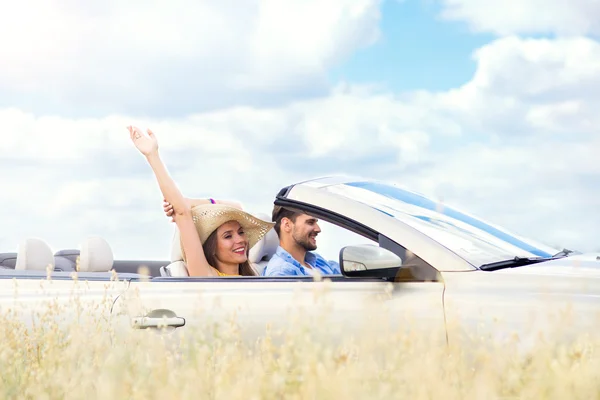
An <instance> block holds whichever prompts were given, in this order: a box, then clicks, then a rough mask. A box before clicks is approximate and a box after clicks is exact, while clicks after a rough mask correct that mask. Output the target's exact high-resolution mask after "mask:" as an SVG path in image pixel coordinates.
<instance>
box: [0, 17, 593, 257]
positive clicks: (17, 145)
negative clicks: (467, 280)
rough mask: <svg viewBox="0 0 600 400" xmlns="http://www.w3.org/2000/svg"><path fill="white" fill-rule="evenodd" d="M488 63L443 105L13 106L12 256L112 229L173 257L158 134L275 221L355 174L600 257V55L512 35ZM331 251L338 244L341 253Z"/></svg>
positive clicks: (8, 119)
mask: <svg viewBox="0 0 600 400" xmlns="http://www.w3.org/2000/svg"><path fill="white" fill-rule="evenodd" d="M115 7H116V6H115ZM356 14H357V15H359V14H360V10H359V11H357V13H356ZM182 46H183V45H182ZM477 62H478V69H477V72H476V74H475V75H474V77H473V79H472V80H471V81H470V82H468V83H467V84H466V85H464V86H462V87H460V88H456V89H455V90H451V91H448V92H443V93H428V92H418V93H405V94H402V95H394V94H390V93H387V92H381V91H379V92H378V91H374V90H372V89H369V88H365V87H354V86H352V85H340V86H338V87H336V88H334V89H332V90H331V91H330V93H329V94H328V96H325V97H321V98H317V99H300V100H297V101H295V102H291V103H287V104H282V105H279V106H263V107H258V106H243V107H241V106H240V107H225V108H220V109H216V110H212V111H204V112H199V113H196V114H192V115H189V116H184V117H181V116H180V117H160V116H158V117H153V118H133V117H129V116H127V115H112V116H105V117H98V118H94V119H93V118H88V119H86V118H66V117H44V116H36V115H34V114H32V113H29V112H23V111H20V110H18V109H16V108H14V109H4V110H0V120H2V121H3V129H2V130H1V131H0V143H2V146H1V147H0V162H1V163H2V165H0V167H1V168H2V171H10V173H9V174H3V191H2V195H1V196H0V210H1V211H0V221H2V226H1V227H0V229H1V231H0V246H1V250H5V249H8V250H10V249H12V248H14V247H16V245H17V243H18V240H19V239H21V238H23V237H26V236H31V235H38V236H41V237H44V238H46V239H47V240H48V241H49V242H50V243H51V244H52V246H53V247H54V248H55V249H59V248H68V247H74V246H76V245H77V243H79V241H80V240H81V239H83V238H84V237H85V236H86V235H88V234H92V233H96V234H101V235H103V236H105V237H106V238H107V239H108V240H109V242H110V243H111V245H112V246H113V248H114V250H115V253H116V256H117V257H125V258H128V257H137V258H145V257H152V258H165V257H167V256H168V253H169V249H168V246H169V243H170V235H171V232H172V228H171V226H170V225H169V223H168V222H167V219H166V218H165V217H164V216H163V215H162V209H161V195H160V192H159V190H158V188H157V185H156V183H155V182H154V178H153V176H152V174H151V171H150V169H149V167H148V166H147V165H145V162H144V160H143V158H142V157H141V156H140V155H139V154H137V152H136V150H135V149H134V148H133V147H132V145H131V143H130V142H129V138H128V136H127V132H126V130H125V126H126V125H127V124H129V123H137V124H140V125H142V126H150V127H152V128H153V130H154V131H155V132H156V134H157V135H158V137H159V140H160V144H161V149H162V152H163V156H164V159H165V161H166V163H167V166H168V167H169V169H170V171H171V173H172V175H173V176H174V178H175V180H176V181H177V183H178V184H179V186H180V187H181V189H182V190H183V192H184V193H185V194H186V195H189V196H197V197H208V196H211V197H217V198H235V199H238V200H241V201H242V202H244V203H245V204H246V206H247V207H248V208H249V209H250V210H253V211H261V212H265V213H267V214H269V213H270V209H271V207H272V200H273V197H274V195H275V194H276V193H277V191H278V190H279V189H280V188H281V187H283V186H284V185H287V184H290V183H293V182H295V181H299V180H302V179H305V178H309V177H312V176H316V175H325V174H330V173H340V172H345V173H350V174H359V175H365V176H372V177H374V178H381V179H390V180H394V181H397V182H399V183H402V184H406V185H408V186H410V187H413V188H416V189H417V190H421V191H424V192H426V193H433V194H434V195H440V196H442V197H443V198H444V199H445V200H446V201H448V202H450V203H455V204H457V205H458V206H461V208H465V209H467V210H472V211H473V212H474V213H475V214H478V215H480V216H482V217H484V218H485V219H488V220H490V221H492V222H497V223H499V224H500V225H504V226H507V227H509V228H511V229H513V230H516V231H517V232H519V233H522V234H524V235H526V236H529V235H531V236H534V237H536V238H538V239H541V240H544V241H546V242H549V243H551V244H559V245H563V246H568V247H575V248H579V249H581V250H597V249H598V248H599V247H600V246H599V245H598V244H597V243H596V239H595V238H596V237H597V226H599V224H600V217H599V216H597V215H594V214H593V212H594V210H596V209H597V208H598V206H599V204H598V200H597V199H599V198H600V190H599V189H598V185H597V182H598V180H599V179H598V178H600V163H598V162H597V157H596V155H595V152H594V149H597V148H598V147H600V146H599V145H600V143H599V142H598V139H597V135H595V133H596V131H595V130H594V128H595V127H597V126H600V121H599V117H598V113H597V107H595V105H597V104H598V103H600V95H598V93H600V91H597V90H589V88H590V87H592V88H594V87H598V86H599V85H600V74H594V73H593V72H594V71H596V70H597V68H598V65H599V63H600V52H599V51H598V43H597V42H594V41H591V40H588V39H570V40H559V41H545V40H523V39H518V38H514V37H511V38H505V39H501V40H497V41H495V42H493V43H490V44H489V45H488V46H485V47H483V48H482V49H481V50H480V51H478V53H477ZM207 80H208V78H207ZM326 240H327V234H326V232H324V234H323V235H322V239H321V248H323V249H324V250H325V251H327V245H326V244H325V243H326ZM329 250H331V249H329ZM330 253H331V254H333V253H335V252H333V251H331V252H330Z"/></svg>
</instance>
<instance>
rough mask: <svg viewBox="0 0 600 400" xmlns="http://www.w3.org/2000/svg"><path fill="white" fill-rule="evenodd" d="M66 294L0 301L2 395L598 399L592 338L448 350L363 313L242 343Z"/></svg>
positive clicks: (598, 370)
mask: <svg viewBox="0 0 600 400" xmlns="http://www.w3.org/2000/svg"><path fill="white" fill-rule="evenodd" d="M76 297H77V296H76V295H74V298H71V299H69V301H68V302H65V303H60V302H57V301H55V302H51V303H49V304H48V305H47V307H46V308H45V309H44V310H36V313H37V319H36V323H35V325H31V324H29V325H28V324H27V323H26V322H25V321H24V320H23V319H22V318H21V317H20V316H19V315H18V314H16V311H15V308H14V307H12V310H9V309H8V308H7V307H6V306H3V307H2V310H1V311H2V312H1V315H0V318H1V321H0V322H2V323H1V324H0V337H2V341H1V342H0V371H2V372H1V373H0V398H3V399H12V398H19V399H86V400H92V399H97V398H98V399H121V398H124V399H125V398H126V399H159V398H161V399H164V398H169V399H170V398H173V399H175V398H176V399H188V398H189V399H223V400H229V399H249V400H250V399H342V398H344V399H390V398H408V399H513V398H514V399H516V398H523V399H561V400H562V399H595V398H599V397H600V379H599V376H598V375H600V363H599V358H598V357H597V356H596V354H597V346H596V344H597V343H596V342H595V341H592V340H591V339H586V340H581V339H580V340H579V341H574V342H572V343H569V344H567V345H558V344H553V343H542V342H540V343H539V344H538V346H537V348H535V349H532V351H531V352H530V353H523V352H517V351H516V350H514V349H511V348H510V347H507V346H506V345H505V344H503V345H502V346H497V347H494V346H493V344H490V343H476V342H475V341H474V342H473V343H471V344H470V345H469V346H468V347H460V348H452V347H448V346H444V345H439V344H436V342H435V341H434V340H433V339H431V337H429V336H428V335H425V334H423V332H410V331H406V330H402V331H398V330H392V329H388V328H387V327H386V326H383V325H381V326H378V325H376V322H374V321H372V322H371V323H370V324H369V326H368V327H365V329H364V330H363V331H362V332H361V331H357V332H355V334H353V335H342V336H338V339H337V340H334V341H331V340H319V334H318V333H319V332H323V331H325V330H328V329H330V327H327V326H325V325H319V324H317V323H315V322H314V320H307V321H312V322H309V323H305V324H303V323H302V318H291V319H290V321H295V322H290V324H289V325H288V326H287V329H285V330H284V331H282V332H279V333H277V332H271V331H269V329H267V328H265V331H264V333H263V335H262V337H261V339H260V340H258V341H253V342H248V341H243V340H241V337H240V335H241V332H242V331H243V330H242V329H241V328H243V327H240V326H238V325H236V324H235V323H234V322H231V323H228V324H224V325H222V326H221V327H220V329H219V331H218V333H217V334H216V335H214V336H212V337H211V335H209V334H208V333H209V332H213V333H214V327H209V326H202V325H198V326H195V327H192V326H189V327H187V326H186V327H185V329H186V331H185V334H184V335H180V334H179V333H178V332H181V331H180V330H178V331H176V333H157V332H153V331H138V330H131V329H129V328H127V327H125V328H126V329H125V328H124V327H123V326H121V325H119V323H117V322H118V321H111V319H110V318H109V315H110V303H111V302H110V301H104V302H101V304H100V305H98V304H96V305H94V306H92V305H90V304H85V303H77V298H76ZM20 315H21V316H22V315H23V314H20ZM66 315H70V316H75V318H74V319H69V318H66V319H65V318H63V317H64V316H66ZM113 322H115V323H113ZM121 322H122V321H121ZM61 324H62V325H61ZM207 325H208V324H207ZM373 332H378V333H377V335H374V334H373ZM215 336H216V337H215Z"/></svg>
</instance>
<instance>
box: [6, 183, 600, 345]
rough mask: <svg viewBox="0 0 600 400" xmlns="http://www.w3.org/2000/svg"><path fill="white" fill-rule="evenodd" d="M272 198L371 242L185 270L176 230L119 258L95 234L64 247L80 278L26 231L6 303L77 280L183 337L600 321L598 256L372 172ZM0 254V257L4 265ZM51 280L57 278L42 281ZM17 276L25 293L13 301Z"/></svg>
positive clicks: (268, 250) (118, 310)
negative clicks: (277, 269)
mask: <svg viewBox="0 0 600 400" xmlns="http://www.w3.org/2000/svg"><path fill="white" fill-rule="evenodd" d="M275 204H277V205H281V206H285V207H288V208H291V209H295V210H299V211H303V212H306V213H308V214H311V215H313V216H315V217H318V218H319V219H320V220H322V221H327V222H330V223H332V224H335V225H337V226H339V227H341V228H343V229H347V230H349V231H352V232H354V233H356V234H358V235H360V236H362V237H364V243H362V244H354V245H350V246H345V247H343V248H341V249H340V252H339V263H340V266H341V269H342V275H337V276H323V277H298V276H286V277H266V276H256V277H214V278H193V277H188V276H187V274H186V272H185V271H186V270H185V265H183V262H182V261H181V254H180V253H179V252H178V249H179V246H178V245H177V236H175V237H174V245H173V253H172V257H171V260H170V261H169V262H166V261H165V262H143V261H131V260H130V261H123V260H117V261H115V260H113V257H112V253H111V251H110V247H109V245H108V243H107V242H105V241H104V240H103V239H100V238H90V239H89V240H88V241H86V242H85V243H84V244H83V245H82V248H81V249H80V251H79V252H76V251H71V252H70V253H69V252H66V253H69V254H70V257H71V258H72V260H73V259H74V257H77V256H79V257H80V258H79V267H78V270H79V272H77V273H75V275H76V276H77V281H75V280H74V279H73V275H74V272H72V269H73V267H72V266H70V267H69V266H67V267H65V266H64V265H63V267H61V268H60V270H54V269H55V268H57V264H58V262H57V261H56V260H58V258H60V257H62V258H61V262H62V264H65V262H64V260H63V258H64V257H66V256H68V254H67V255H66V254H65V252H62V253H57V254H53V253H52V251H51V250H50V249H49V248H48V247H47V245H45V243H44V242H43V241H41V240H37V239H29V240H27V241H25V242H24V245H23V246H22V247H21V249H20V252H19V253H18V254H17V256H16V257H15V262H16V265H15V266H14V267H13V268H11V267H10V266H9V267H7V268H5V269H0V285H2V286H1V287H2V290H1V297H0V299H1V301H2V302H1V303H0V306H3V307H4V306H6V305H7V304H9V303H10V304H15V302H17V303H19V304H25V303H27V304H29V305H30V307H31V308H24V309H27V310H30V309H34V308H35V307H38V306H39V304H38V303H37V302H44V301H48V300H49V299H56V298H59V300H60V301H62V302H63V303H64V304H68V302H70V301H72V300H70V298H69V296H67V295H66V293H72V292H73V288H74V287H75V286H76V287H77V288H78V289H77V290H76V291H77V293H79V294H80V295H81V298H82V299H83V301H84V302H91V303H93V302H97V301H104V302H105V303H108V304H109V311H108V312H109V313H110V314H111V315H112V316H113V317H114V318H115V319H116V320H118V321H120V322H122V323H123V326H126V327H127V328H126V329H139V328H142V329H143V328H150V329H153V328H156V327H158V326H168V327H170V328H171V330H175V332H182V331H185V330H186V329H190V327H193V326H206V324H207V323H209V322H227V321H228V319H229V318H230V317H231V316H232V315H234V314H235V317H236V318H237V320H238V322H240V324H241V326H243V329H244V332H245V334H246V335H247V337H248V338H251V339H252V338H256V337H257V335H261V334H262V333H261V332H264V330H265V326H266V325H267V324H269V325H271V326H275V327H276V326H283V325H284V324H285V323H286V321H288V320H289V318H290V315H291V314H290V312H291V311H294V310H296V311H297V310H303V312H304V313H305V314H304V315H305V317H306V318H307V320H309V319H311V318H313V317H315V316H319V317H320V318H322V317H323V316H322V315H321V314H324V313H325V311H327V313H328V316H327V318H329V321H333V322H334V324H333V325H331V326H335V327H337V328H338V330H337V331H335V332H337V333H335V334H340V332H342V333H343V332H348V330H349V329H355V328H356V329H359V328H360V326H362V324H364V323H365V322H366V321H368V320H369V318H372V316H373V314H372V311H373V310H376V309H379V310H382V309H385V312H386V316H387V317H386V318H387V321H388V322H392V324H393V325H395V326H400V327H402V326H403V324H406V323H407V321H409V320H410V321H411V325H410V328H411V329H413V328H414V329H419V330H421V332H423V334H427V335H431V337H432V340H436V339H439V340H440V341H443V342H449V343H451V342H453V341H459V340H461V339H464V338H465V337H466V336H477V337H479V336H481V335H491V336H493V337H494V338H508V337H510V335H511V334H512V333H514V332H516V333H518V334H520V335H522V337H523V338H525V337H527V338H529V339H531V340H535V337H536V336H535V335H536V334H537V333H539V332H540V331H545V332H549V329H552V326H551V325H552V324H553V323H554V322H556V321H554V320H553V318H558V317H560V316H562V317H564V313H565V312H567V313H571V317H572V318H571V320H570V321H571V322H570V324H569V326H568V327H569V329H568V332H567V335H571V336H572V335H578V334H583V333H591V334H594V333H595V332H596V331H597V330H598V329H597V328H596V327H597V326H598V325H597V324H596V315H597V314H598V312H599V311H600V261H599V260H600V255H597V254H579V253H576V252H569V251H562V250H560V249H554V248H552V247H550V246H546V245H543V244H541V243H538V242H536V241H533V240H530V239H527V238H523V237H521V236H517V235H514V234H512V233H509V232H507V231H506V230H505V229H502V228H500V227H498V226H496V225H492V224H489V223H487V222H484V221H482V220H481V219H478V218H476V217H474V216H471V215H469V214H467V213H464V212H461V211H459V210H457V209H455V208H452V207H450V206H447V205H442V204H439V203H437V202H435V201H433V200H431V199H428V198H426V197H425V196H422V195H420V194H417V193H414V192H411V191H408V190H405V189H402V188H400V187H399V186H397V185H393V184H388V183H383V182H376V181H371V180H362V179H352V178H348V177H326V178H319V179H313V180H309V181H305V182H300V183H297V184H294V185H290V186H288V187H285V188H283V189H282V190H281V191H280V192H279V193H278V195H277V196H276V199H275ZM277 245H278V240H277V236H276V234H275V232H274V231H270V232H269V234H268V235H267V236H265V238H264V239H263V240H262V241H261V242H259V243H258V244H257V245H256V246H255V247H254V248H253V249H251V253H250V256H251V261H252V262H253V264H254V265H255V267H256V268H257V269H259V270H260V271H262V270H263V269H264V267H265V265H266V263H267V262H268V260H269V258H270V257H271V256H272V255H273V254H274V252H275V250H276V248H277ZM6 257H7V256H6V255H5V256H4V259H5V260H6V259H7V258H6ZM2 260H3V258H2V256H1V255H0V265H1V264H2V262H3V261H2ZM72 260H71V261H72ZM142 264H144V265H148V266H149V267H150V268H149V269H148V270H147V272H148V273H147V275H144V274H139V273H132V268H134V267H135V268H137V266H139V265H142ZM48 265H50V268H47V267H48ZM111 270H115V271H116V275H117V276H118V281H115V274H114V273H111V272H109V271H111ZM159 271H160V272H159ZM47 275H51V277H52V281H51V282H52V284H51V285H50V284H45V285H44V288H43V289H40V288H39V286H40V281H45V280H46V278H47ZM13 278H15V279H14V280H13ZM111 280H112V281H113V283H112V284H111V285H110V287H109V288H108V289H107V287H108V286H109V285H107V283H108V282H109V281H111ZM13 281H14V282H17V284H18V285H19V290H20V292H19V293H25V294H26V296H25V297H18V296H17V297H15V294H14V291H15V290H14V283H13ZM82 281H86V283H85V285H84V284H82ZM74 285H75V286H74ZM77 285H78V286H77ZM15 299H16V300H15ZM22 315H23V317H24V318H25V319H27V318H29V316H28V315H26V314H22ZM455 324H457V325H455ZM455 327H457V329H455ZM329 332H330V333H332V332H334V331H329ZM528 332H529V333H528ZM563 333H564V332H563ZM465 335H466V336H465ZM527 335H529V336H527Z"/></svg>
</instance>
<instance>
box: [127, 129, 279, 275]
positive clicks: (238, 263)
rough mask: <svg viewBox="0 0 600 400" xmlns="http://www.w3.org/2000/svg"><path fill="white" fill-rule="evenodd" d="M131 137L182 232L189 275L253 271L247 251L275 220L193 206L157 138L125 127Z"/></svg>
mask: <svg viewBox="0 0 600 400" xmlns="http://www.w3.org/2000/svg"><path fill="white" fill-rule="evenodd" d="M128 130H129V134H130V136H131V140H132V141H133V143H134V145H135V146H136V148H137V149H138V150H139V151H140V152H141V153H142V154H143V155H144V156H145V157H146V159H147V161H148V163H149V164H150V166H151V167H152V170H153V171H154V174H155V176H156V179H157V181H158V184H159V187H160V190H161V191H162V194H163V196H164V198H165V201H167V202H168V203H170V204H171V205H172V207H173V213H174V215H173V218H174V220H175V223H176V224H177V227H178V228H179V231H180V235H181V243H180V245H181V251H182V254H183V261H184V263H185V264H186V268H187V270H188V274H189V276H228V275H233V276H237V275H256V272H255V271H254V270H253V269H252V267H251V266H250V263H249V261H248V252H249V250H250V248H251V247H252V246H254V245H255V244H256V243H257V242H258V241H259V240H260V239H261V238H262V237H263V236H264V235H265V234H266V233H267V232H268V231H269V230H270V229H271V228H272V227H273V225H274V224H272V223H270V222H266V221H262V220H260V219H258V218H256V217H254V216H253V215H250V214H248V213H246V212H244V211H242V210H240V209H239V208H236V207H233V206H230V205H223V204H214V201H211V202H210V203H209V204H200V205H197V206H194V207H192V206H191V205H190V203H189V202H188V201H186V199H185V198H184V197H183V195H182V194H181V192H180V191H179V189H178V188H177V185H176V184H175V182H174V181H173V179H172V178H171V177H170V175H169V173H168V172H167V169H166V167H165V165H164V164H163V162H162V160H161V159H160V156H159V154H158V141H157V139H156V137H155V135H154V133H153V132H152V131H151V130H150V129H148V131H147V135H146V134H145V133H144V132H142V131H141V130H140V129H139V128H137V127H132V126H129V127H128Z"/></svg>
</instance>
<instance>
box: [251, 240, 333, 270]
mask: <svg viewBox="0 0 600 400" xmlns="http://www.w3.org/2000/svg"><path fill="white" fill-rule="evenodd" d="M304 262H306V263H307V264H308V265H310V266H311V267H313V269H314V270H318V271H319V272H320V273H321V274H322V275H339V274H341V271H340V266H339V265H338V263H336V262H335V261H326V260H325V259H324V258H323V257H321V256H320V255H318V254H317V253H313V252H310V251H307V252H306V256H305V257H304ZM312 272H313V271H310V269H309V268H305V267H304V266H303V265H302V264H300V263H299V262H298V261H297V260H296V259H295V258H294V257H292V256H291V255H290V253H288V252H287V251H285V250H284V249H283V248H282V247H281V246H278V247H277V251H276V252H275V254H274V255H273V257H271V259H270V260H269V263H268V264H267V267H266V268H265V269H264V271H263V273H262V274H263V276H287V275H313V273H312Z"/></svg>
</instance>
